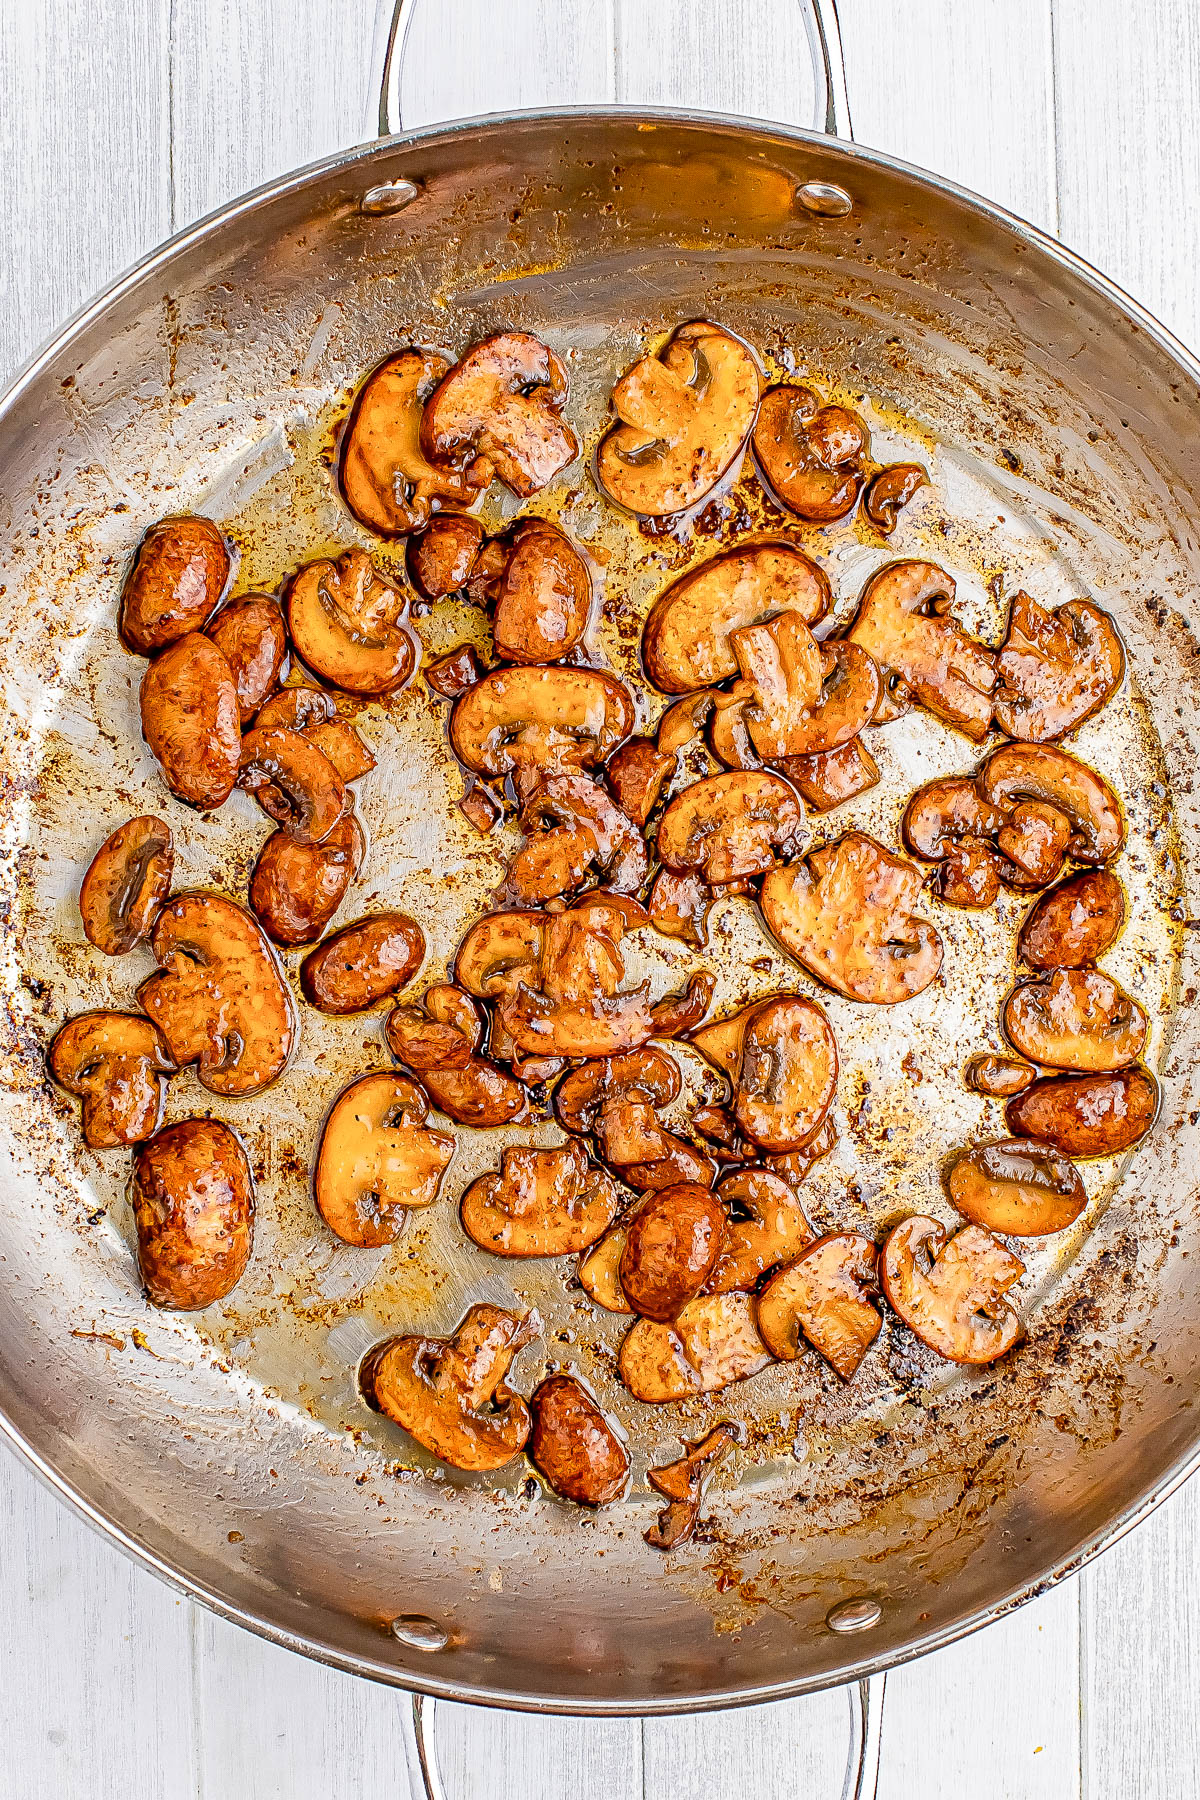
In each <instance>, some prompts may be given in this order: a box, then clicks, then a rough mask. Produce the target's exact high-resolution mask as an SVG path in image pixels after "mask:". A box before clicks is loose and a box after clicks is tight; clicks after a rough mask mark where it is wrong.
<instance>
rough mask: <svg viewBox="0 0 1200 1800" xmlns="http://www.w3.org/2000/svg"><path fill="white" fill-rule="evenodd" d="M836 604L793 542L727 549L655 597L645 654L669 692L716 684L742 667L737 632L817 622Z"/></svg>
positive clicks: (646, 631) (648, 668)
mask: <svg viewBox="0 0 1200 1800" xmlns="http://www.w3.org/2000/svg"><path fill="white" fill-rule="evenodd" d="M832 603H833V595H832V591H831V589H830V586H829V579H828V577H827V576H826V575H825V573H824V571H823V570H822V569H819V568H818V567H817V565H816V563H815V562H813V561H812V559H811V557H808V556H805V554H804V552H803V551H802V550H798V549H796V547H795V546H794V545H792V544H780V543H772V542H768V543H763V544H752V545H749V546H747V547H745V548H742V549H740V550H725V551H723V552H722V553H721V555H720V556H714V557H713V558H712V559H711V560H710V561H709V562H706V563H701V564H700V565H699V567H698V568H695V569H689V570H688V571H687V572H686V574H683V575H680V576H679V577H678V578H677V579H676V580H675V581H673V582H672V583H671V585H670V587H669V588H667V589H666V591H665V593H663V594H661V595H660V596H659V598H658V599H657V600H656V601H655V603H654V606H653V608H652V609H651V612H650V616H649V618H648V619H647V620H646V625H645V629H644V631H643V633H642V660H643V662H644V663H645V665H646V671H647V673H648V674H649V676H650V679H651V681H652V682H653V683H654V685H655V686H656V687H659V688H661V689H662V690H663V692H664V693H667V694H687V693H691V692H692V691H693V690H695V689H697V688H710V687H713V686H714V685H715V684H716V683H717V682H719V681H728V680H729V679H730V677H731V676H733V675H736V674H737V672H738V664H737V657H736V655H735V654H734V647H733V643H732V641H731V634H732V633H733V632H735V631H739V630H743V629H744V628H745V627H747V626H750V625H758V624H760V623H761V622H762V621H763V620H764V619H771V618H774V617H776V615H778V614H791V613H794V614H796V616H797V617H798V618H799V619H800V620H802V622H803V623H804V624H806V625H812V624H815V623H816V621H817V620H818V619H821V618H823V617H824V616H825V614H826V613H827V612H828V610H829V608H830V606H831V605H832ZM689 735H690V734H689ZM664 748H665V746H664Z"/></svg>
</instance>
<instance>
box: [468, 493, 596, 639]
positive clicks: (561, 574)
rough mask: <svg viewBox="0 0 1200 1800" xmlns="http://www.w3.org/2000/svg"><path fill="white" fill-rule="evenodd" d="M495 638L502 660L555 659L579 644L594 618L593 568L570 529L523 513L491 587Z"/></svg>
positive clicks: (493, 637)
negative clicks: (525, 517)
mask: <svg viewBox="0 0 1200 1800" xmlns="http://www.w3.org/2000/svg"><path fill="white" fill-rule="evenodd" d="M489 597H490V598H491V600H492V643H493V644H494V645H495V649H496V655H497V656H498V657H499V658H500V659H501V661H502V662H511V663H553V662H559V661H560V660H561V659H562V658H563V657H564V656H567V655H569V654H570V652H571V651H572V650H574V649H575V647H576V645H577V644H578V643H579V640H580V639H581V638H582V636H583V634H584V632H585V631H586V630H587V626H588V621H589V619H590V618H591V613H592V602H593V598H594V595H593V590H592V575H591V570H590V569H589V568H588V565H587V564H586V562H584V560H583V557H582V556H581V554H580V552H579V550H578V549H577V548H576V546H575V545H574V544H573V543H572V542H571V540H570V538H569V537H567V535H566V533H565V532H562V531H559V529H558V527H557V526H555V525H551V524H549V523H548V522H547V521H546V520H545V519H522V520H521V522H520V523H519V524H518V525H517V526H515V527H514V529H513V532H512V535H511V536H510V537H509V538H508V539H507V542H506V544H505V562H504V570H503V573H502V574H501V575H500V577H499V579H498V580H497V581H496V582H495V583H494V584H493V585H492V586H491V588H490V589H489Z"/></svg>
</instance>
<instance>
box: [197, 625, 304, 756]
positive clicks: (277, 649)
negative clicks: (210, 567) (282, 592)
mask: <svg viewBox="0 0 1200 1800" xmlns="http://www.w3.org/2000/svg"><path fill="white" fill-rule="evenodd" d="M204 635H205V637H209V638H211V639H212V641H213V643H214V644H215V645H216V646H217V649H218V650H219V651H220V652H221V655H222V656H223V657H224V658H225V661H226V662H227V663H228V664H229V669H230V673H231V674H232V676H233V682H234V686H235V687H236V688H237V697H238V708H239V710H240V713H241V719H242V725H243V726H246V725H248V724H249V723H250V721H251V719H252V718H253V717H254V715H255V713H256V712H257V711H258V709H259V708H260V707H261V706H262V704H263V702H264V701H265V700H266V698H267V696H268V695H269V694H271V693H272V692H273V691H274V689H275V687H276V684H277V683H278V681H279V677H280V675H281V674H282V672H283V665H284V663H285V662H286V661H287V628H286V626H285V625H284V622H283V614H282V612H281V611H280V609H279V602H278V601H277V600H275V599H273V598H272V597H271V595H269V594H243V595H242V596H241V597H240V598H239V599H237V600H229V601H227V602H226V604H225V605H224V606H223V607H222V608H221V610H220V612H219V613H218V614H217V616H216V618H215V619H213V620H212V621H211V622H210V623H209V625H208V626H207V628H206V629H205V633H204ZM260 723H261V721H260Z"/></svg>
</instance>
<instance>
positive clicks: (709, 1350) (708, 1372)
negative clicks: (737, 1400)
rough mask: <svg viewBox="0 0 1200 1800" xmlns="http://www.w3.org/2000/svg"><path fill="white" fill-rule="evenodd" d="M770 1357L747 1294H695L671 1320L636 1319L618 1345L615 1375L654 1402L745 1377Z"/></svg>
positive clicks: (701, 1391)
mask: <svg viewBox="0 0 1200 1800" xmlns="http://www.w3.org/2000/svg"><path fill="white" fill-rule="evenodd" d="M770 1361H771V1355H770V1352H769V1351H768V1349H767V1347H766V1345H765V1344H764V1343H763V1341H762V1339H761V1338H760V1337H759V1335H758V1329H757V1327H756V1325H755V1323H754V1296H753V1295H752V1294H699V1295H697V1297H696V1299H694V1300H689V1301H688V1303H687V1305H686V1306H685V1307H684V1308H683V1311H682V1312H681V1313H680V1314H679V1316H678V1318H676V1319H675V1320H674V1321H673V1322H672V1323H671V1324H665V1323H662V1322H661V1321H659V1320H657V1319H638V1321H637V1322H636V1324H635V1325H633V1326H632V1328H631V1329H630V1331H629V1332H628V1334H627V1335H626V1337H625V1341H624V1342H623V1343H622V1345H621V1351H620V1356H619V1359H618V1364H619V1368H620V1373H621V1380H622V1381H623V1382H624V1383H625V1386H626V1387H627V1388H628V1389H629V1392H630V1393H631V1394H632V1395H633V1397H634V1399H635V1400H641V1401H644V1402H645V1403H646V1404H648V1405H654V1404H658V1403H661V1402H663V1401H668V1400H687V1399H690V1398H691V1397H692V1396H693V1395H694V1394H712V1393H715V1392H716V1391H717V1389H718V1388H723V1387H728V1386H729V1385H730V1384H731V1383H732V1382H734V1381H747V1380H749V1378H750V1377H751V1376H752V1375H757V1374H758V1373H759V1372H760V1370H762V1369H765V1368H766V1366H767V1364H768V1363H769V1362H770Z"/></svg>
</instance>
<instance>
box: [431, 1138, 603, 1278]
mask: <svg viewBox="0 0 1200 1800" xmlns="http://www.w3.org/2000/svg"><path fill="white" fill-rule="evenodd" d="M620 1205H621V1195H620V1192H619V1190H618V1188H617V1186H616V1183H615V1182H614V1181H613V1180H612V1179H611V1178H610V1177H609V1176H608V1175H606V1174H605V1172H604V1171H603V1169H597V1168H594V1167H592V1166H591V1165H590V1164H589V1162H588V1158H587V1152H586V1151H585V1150H584V1148H583V1146H582V1144H580V1143H579V1142H578V1141H577V1140H576V1139H572V1140H571V1141H570V1142H569V1143H566V1144H561V1145H558V1146H557V1147H555V1148H554V1149H549V1150H538V1149H532V1148H528V1147H525V1146H510V1147H509V1148H508V1149H506V1150H504V1151H503V1152H502V1153H501V1158H500V1172H499V1173H498V1174H492V1175H481V1176H480V1177H479V1179H478V1181H473V1182H472V1183H471V1185H470V1187H469V1188H468V1189H467V1191H466V1193H465V1194H464V1195H463V1197H462V1206H461V1216H462V1223H463V1230H464V1231H465V1232H466V1234H467V1236H468V1237H469V1238H472V1239H473V1240H474V1242H475V1243H477V1244H478V1245H479V1247H480V1249H481V1250H490V1251H491V1252H492V1253H493V1255H495V1256H574V1255H578V1253H579V1252H580V1251H581V1250H586V1249H587V1248H588V1246H589V1245H591V1244H594V1243H595V1242H596V1240H597V1238H599V1237H602V1236H603V1235H604V1233H605V1232H606V1231H607V1230H608V1227H609V1226H610V1225H611V1224H612V1222H613V1219H614V1218H615V1217H616V1215H617V1212H618V1210H619V1208H620Z"/></svg>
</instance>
